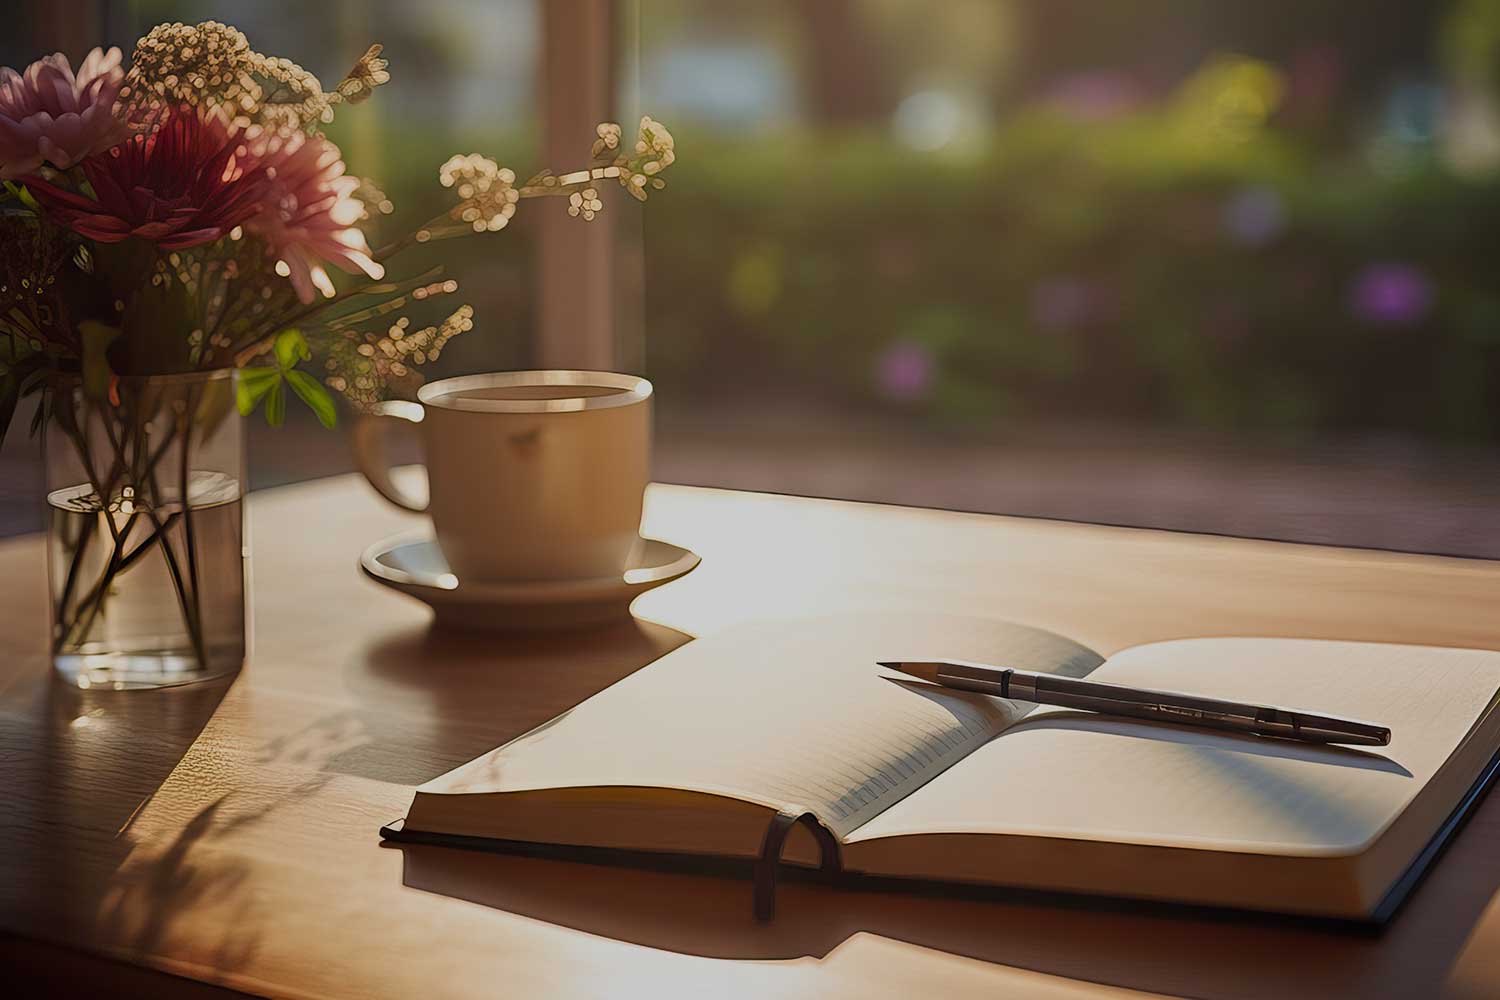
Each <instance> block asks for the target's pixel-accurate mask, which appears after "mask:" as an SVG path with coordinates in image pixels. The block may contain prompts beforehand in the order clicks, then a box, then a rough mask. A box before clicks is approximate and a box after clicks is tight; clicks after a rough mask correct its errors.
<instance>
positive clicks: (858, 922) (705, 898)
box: [392, 797, 1500, 1000]
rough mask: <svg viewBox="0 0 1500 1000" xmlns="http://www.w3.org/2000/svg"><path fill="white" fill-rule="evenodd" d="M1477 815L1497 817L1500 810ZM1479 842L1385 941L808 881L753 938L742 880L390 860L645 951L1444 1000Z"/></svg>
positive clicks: (1228, 992)
mask: <svg viewBox="0 0 1500 1000" xmlns="http://www.w3.org/2000/svg"><path fill="white" fill-rule="evenodd" d="M1480 808H1481V812H1483V811H1485V810H1486V809H1487V810H1488V811H1489V812H1490V813H1491V814H1494V813H1497V812H1500V797H1497V798H1493V799H1491V800H1490V801H1489V802H1488V803H1487V805H1481V807H1480ZM1482 819H1483V817H1480V818H1478V819H1477V820H1476V822H1478V821H1479V820H1482ZM1493 822H1494V819H1490V820H1488V821H1487V822H1486V823H1485V825H1486V826H1488V825H1489V824H1491V823H1493ZM1480 832H1481V831H1478V830H1475V831H1472V834H1479V833H1480ZM1483 840H1484V838H1483V837H1482V836H1476V835H1471V836H1470V837H1469V838H1468V840H1467V841H1465V839H1464V837H1463V836H1460V837H1459V838H1458V839H1457V841H1456V842H1455V843H1454V845H1453V846H1452V848H1451V849H1450V851H1449V853H1448V855H1447V857H1446V859H1445V860H1444V861H1442V862H1440V863H1439V864H1438V865H1437V867H1436V868H1435V869H1434V870H1433V871H1432V872H1431V873H1430V874H1429V876H1428V878H1429V883H1434V882H1441V883H1443V884H1442V885H1434V884H1427V885H1424V886H1420V887H1419V888H1418V889H1417V891H1416V893H1415V895H1414V896H1413V897H1412V899H1411V900H1410V901H1409V902H1408V904H1407V906H1406V907H1405V909H1404V910H1403V911H1402V912H1401V913H1399V914H1398V916H1397V918H1396V920H1395V922H1394V923H1392V924H1391V925H1389V926H1388V927H1387V928H1386V929H1385V931H1384V932H1373V931H1357V930H1350V929H1347V928H1340V927H1338V926H1336V925H1326V924H1318V923H1313V922H1309V921H1295V920H1282V919H1278V918H1274V917H1260V916H1252V915H1234V914H1227V913H1221V912H1212V911H1202V910H1190V909H1179V908H1173V907H1168V906H1139V905H1133V904H1130V903H1126V902H1112V901H1090V900H1083V899H1079V898H1071V899H1070V898H1066V897H1056V896H1042V895H1041V894H1036V893H1019V892H1018V893H996V892H990V893H985V894H977V893H974V894H968V895H963V894H960V895H957V896H952V895H942V894H939V893H937V892H924V893H912V892H891V891H868V890H859V891H856V890H848V889H835V888H831V887H828V886H822V885H816V884H811V883H806V882H802V883H799V882H785V883H783V884H782V885H781V886H780V887H779V889H778V901H777V916H776V919H775V920H774V921H772V922H770V923H765V924H762V923H757V922H756V921H755V920H754V918H753V917H752V915H751V887H750V883H749V882H748V881H744V880H739V879H734V878H726V877H715V876H709V875H698V874H691V873H686V872H684V873H675V872H662V871H646V870H640V869H630V868H617V867H609V866H602V865H593V864H587V863H581V862H573V861H558V860H549V859H541V858H531V857H522V856H517V855H505V854H488V853H483V852H474V851H464V850H455V849H451V848H442V847H433V846H426V845H404V846H401V847H400V848H399V849H400V850H401V851H402V852H403V857H404V867H403V882H404V884H406V885H407V886H410V887H412V888H416V889H421V890H424V891H427V892H433V893H439V894H442V895H447V896H452V897H455V898H459V899H463V900H467V901H469V902H473V903H479V904H482V905H485V906H490V907H493V908H495V909H499V910H504V911H506V912H509V913H515V914H518V915H521V916H525V917H529V918H532V919H536V920H542V921H546V922H547V923H551V924H557V925H560V926H564V927H569V928H573V929H575V930H579V931H584V932H586V933H589V934H595V935H599V936H601V937H607V938H613V939H615V940H619V941H625V942H630V943H633V944H638V945H643V946H646V947H651V948H660V949H664V950H668V951H674V952H680V953H685V954H691V955H698V956H704V957H709V958H725V959H742V960H744V959H750V960H777V959H794V958H802V957H808V956H810V957H813V958H823V957H825V956H827V955H828V954H829V953H830V952H831V951H833V950H834V949H835V948H837V947H838V946H839V945H840V944H841V943H843V942H844V941H845V940H847V939H848V938H849V937H850V936H852V935H854V934H856V933H858V932H861V931H865V932H870V933H873V934H876V935H880V936H883V937H887V938H893V939H897V940H901V941H906V942H910V943H912V944H916V945H920V946H923V947H927V948H932V949H935V950H938V951H942V952H947V953H951V954H954V955H960V956H964V957H967V958H972V959H978V960H980V961H986V962H994V963H997V964H1004V965H1007V966H1014V967H1021V968H1026V969H1031V970H1034V971H1037V972H1043V973H1048V974H1052V975H1058V976H1066V977H1069V978H1074V979H1082V980H1088V981H1093V982H1099V983H1107V984H1110V985H1113V986H1120V987H1126V988H1130V989H1136V990H1143V991H1148V992H1153V993H1168V994H1173V995H1179V994H1185V995H1191V996H1199V997H1211V998H1216V1000H1221V998H1222V1000H1227V998H1241V997H1244V998H1252V997H1254V998H1260V997H1265V996H1274V995H1281V996H1283V997H1288V998H1290V997H1301V996H1329V995H1340V996H1345V995H1348V996H1403V997H1404V996H1436V995H1439V994H1440V993H1441V992H1442V990H1443V984H1444V983H1445V981H1446V980H1447V978H1448V976H1449V974H1450V971H1451V969H1452V967H1453V965H1454V962H1455V959H1456V957H1457V956H1458V955H1459V953H1460V951H1461V950H1462V949H1463V947H1464V944H1465V941H1466V939H1467V938H1468V936H1469V934H1470V932H1471V931H1472V930H1473V928H1474V926H1475V924H1476V922H1477V920H1478V919H1479V916H1480V914H1481V913H1482V911H1483V910H1484V909H1485V907H1486V905H1487V904H1489V903H1490V901H1491V899H1492V897H1497V888H1500V861H1497V859H1496V858H1495V857H1494V856H1493V855H1494V854H1495V852H1493V851H1491V850H1490V849H1489V847H1488V845H1487V844H1485V843H1483V842H1482V841H1483ZM392 849H398V848H394V847H393V848H392ZM1085 942H1086V944H1085Z"/></svg>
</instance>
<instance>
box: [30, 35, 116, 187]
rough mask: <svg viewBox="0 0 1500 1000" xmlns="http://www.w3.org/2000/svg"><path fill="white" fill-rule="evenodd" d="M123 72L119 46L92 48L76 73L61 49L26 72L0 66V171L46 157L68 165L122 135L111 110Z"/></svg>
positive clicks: (58, 164)
mask: <svg viewBox="0 0 1500 1000" xmlns="http://www.w3.org/2000/svg"><path fill="white" fill-rule="evenodd" d="M124 77H125V73H124V71H123V70H121V69H120V50H119V49H110V50H109V51H108V52H104V51H101V50H100V49H94V50H93V51H92V52H90V53H89V54H88V55H87V56H85V57H84V60H83V63H82V64H81V65H80V66H79V67H78V74H77V75H76V76H75V75H74V74H73V69H72V67H71V66H69V65H68V57H67V56H65V55H63V54H62V53H61V52H57V53H54V54H52V55H50V56H47V57H46V58H44V59H38V60H37V61H36V62H34V63H32V64H31V65H30V66H28V67H26V72H25V73H17V72H16V71H15V70H13V69H11V68H10V67H9V66H0V177H4V178H11V177H20V176H21V175H22V174H29V173H31V172H32V171H33V170H35V169H36V168H37V167H40V166H41V165H42V164H43V163H44V162H45V163H50V164H52V165H53V166H54V167H57V168H58V169H59V170H66V169H67V168H68V167H71V166H72V165H73V164H75V163H77V162H79V161H80V160H82V159H83V158H84V157H86V156H88V155H90V154H91V153H98V152H102V151H104V150H106V149H108V148H109V147H111V146H113V145H115V144H116V143H118V142H120V141H121V140H122V139H124V138H125V136H126V134H127V133H126V129H125V126H124V124H123V123H121V122H120V121H119V120H118V119H116V118H115V114H114V108H115V98H116V97H117V96H118V95H119V93H120V83H121V81H122V80H123V79H124Z"/></svg>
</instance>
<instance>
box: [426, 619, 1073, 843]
mask: <svg viewBox="0 0 1500 1000" xmlns="http://www.w3.org/2000/svg"><path fill="white" fill-rule="evenodd" d="M903 657H905V658H912V659H916V658H922V657H925V658H933V657H957V658H962V659H969V660H981V661H985V660H988V661H1003V662H1005V663H1008V664H1011V665H1014V666H1020V667H1025V668H1027V669H1032V670H1049V671H1058V672H1064V673H1068V674H1070V675H1073V676H1079V675H1082V674H1084V673H1087V672H1088V671H1089V670H1091V669H1092V668H1093V667H1095V666H1096V665H1097V664H1098V663H1099V662H1100V660H1101V658H1100V657H1099V656H1098V655H1097V654H1095V653H1093V652H1091V651H1090V650H1087V649H1085V648H1084V647H1082V646H1080V645H1078V644H1076V643H1073V642H1070V641H1068V640H1066V639H1063V638H1061V637H1059V636H1056V635H1053V634H1051V633H1048V632H1043V631H1040V630H1037V629H1031V628H1026V627H1024V626H1020V625H1011V624H1007V623H1004V622H994V621H987V620H981V619H972V618H958V617H945V616H922V617H914V616H907V615H883V616H862V615H857V616H841V617H829V618H820V619H807V620H803V621H791V622H759V623H754V624H749V625H744V626H741V627H739V628H735V629H731V630H728V631H725V632H723V633H720V634H719V635H716V636H712V637H710V638H707V639H697V640H694V641H693V642H691V643H689V644H688V645H686V646H684V647H682V648H681V649H678V650H676V651H674V652H672V653H669V654H667V655H666V656H664V657H662V658H661V659H660V660H658V661H657V662H656V663H653V664H651V665H650V666H648V667H646V668H644V669H642V670H640V671H638V672H637V673H635V674H633V675H631V676H630V677H627V678H625V679H624V680H622V681H620V682H619V683H617V684H615V685H613V686H612V687H610V688H607V689H606V690H604V691H602V692H600V693H599V694H597V695H595V696H594V697H593V698H590V699H589V700H587V701H585V702H583V703H582V704H580V705H578V706H577V707H575V708H573V709H572V710H571V711H569V712H567V713H565V714H563V715H562V716H560V717H558V718H557V719H555V720H553V721H552V722H550V723H548V724H546V725H545V726H542V727H541V728H539V729H537V730H534V731H533V732H531V733H528V734H527V735H525V736H522V737H520V738H519V739H516V740H513V741H512V742H510V743H508V744H506V745H505V746H503V747H501V748H499V749H498V750H494V751H492V752H490V753H488V754H486V755H485V756H483V757H480V758H478V759H477V760H474V761H471V762H470V763H468V764H466V765H464V766H463V767H460V768H458V769H457V770H455V771H451V772H449V773H448V774H446V775H443V776H442V777H440V778H437V779H435V780H434V781H432V782H429V783H428V784H426V785H424V786H422V788H421V789H420V791H421V792H422V793H438V794H465V793H487V792H514V791H525V790H536V789H547V788H568V787H591V786H645V787H665V788H678V789H688V790H693V791H703V792H710V793H714V794H722V795H727V796H730V797H733V798H737V799H745V800H749V801H752V802H757V803H760V804H763V805H768V806H772V807H774V808H778V809H783V810H787V811H792V812H802V811H811V812H813V813H815V814H816V815H817V816H818V817H819V818H820V819H822V820H823V822H824V823H825V824H826V825H827V826H828V827H829V828H830V829H831V830H833V832H834V833H835V834H836V835H840V836H841V835H843V834H844V833H847V832H848V831H849V830H852V829H854V828H855V827H857V826H858V825H859V824H860V823H862V822H864V821H866V820H867V819H869V818H870V817H871V816H873V815H876V814H878V813H879V812H880V811H882V810H883V809H885V808H887V807H888V806H889V805H890V804H891V803H892V802H895V801H899V800H900V799H901V798H902V797H903V796H905V795H907V794H910V792H912V791H913V790H915V789H916V788H919V787H921V786H922V785H923V784H924V783H926V782H927V781H928V780H930V779H931V778H932V777H933V776H934V775H937V774H940V773H942V772H943V771H944V770H946V769H947V768H948V767H950V766H951V765H952V764H953V763H954V762H955V761H958V760H961V759H962V758H963V757H965V756H966V755H968V754H969V753H971V752H972V751H973V750H974V749H975V748H976V747H978V746H981V745H983V744H984V743H985V742H986V741H987V740H989V739H991V738H992V737H994V736H995V735H996V734H997V733H999V732H1000V731H1002V730H1003V729H1005V727H1006V726H1008V725H1010V724H1011V723H1012V722H1013V721H1014V720H1015V719H1016V718H1018V717H1019V714H1020V713H1021V711H1022V710H1023V709H1022V708H1020V707H1017V705H1016V704H1015V703H1011V702H1002V701H999V700H998V699H992V698H987V697H984V696H979V695H970V694H967V693H963V692H952V691H946V690H941V689H936V688H930V687H929V686H926V685H922V684H921V683H920V682H915V681H914V682H912V683H911V684H910V685H908V684H905V683H901V682H897V681H893V680H888V679H886V678H884V677H882V676H881V672H880V671H879V670H878V669H877V667H876V666H875V661H876V660H877V659H886V660H889V659H899V658H903ZM924 688H925V690H919V689H924ZM1026 707H1029V706H1026Z"/></svg>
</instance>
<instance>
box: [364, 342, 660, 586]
mask: <svg viewBox="0 0 1500 1000" xmlns="http://www.w3.org/2000/svg"><path fill="white" fill-rule="evenodd" d="M417 399H418V400H419V401H420V402H417V403H411V402H387V403H380V404H377V405H376V406H375V407H374V408H373V409H372V411H371V412H370V413H368V414H365V415H362V416H361V417H360V419H359V421H358V422H357V423H356V424H355V426H354V434H353V441H354V455H355V460H356V462H357V463H358V465H359V469H360V471H361V472H363V473H364V475H365V478H366V479H368V480H369V481H370V485H372V486H374V487H375V489H376V490H377V491H379V493H380V495H381V496H383V497H385V498H386V499H387V500H389V501H390V502H391V503H393V504H395V505H396V506H398V507H402V508H404V509H406V510H411V511H425V512H427V513H428V514H429V515H431V517H432V523H433V527H434V528H435V529H436V533H437V541H438V546H439V547H440V548H441V549H442V550H443V556H444V557H445V558H446V559H447V561H448V565H449V567H450V568H451V569H452V570H453V572H454V573H456V574H457V575H458V577H459V579H461V580H476V581H521V580H581V579H593V578H598V577H607V576H618V575H619V574H620V573H622V572H623V571H624V570H625V569H627V568H628V567H629V564H630V561H631V558H632V556H633V554H634V553H635V551H636V550H637V548H638V546H639V545H640V534H639V531H640V524H641V501H642V495H643V493H644V492H645V488H646V481H647V478H648V476H649V475H650V464H651V462H650V453H651V383H650V382H648V381H646V380H645V379H643V378H638V377H636V376H634V375H619V374H615V373H613V372H587V371H525V372H495V373H492V374H487V375H466V376H463V377H460V378H450V379H444V380H442V381H439V382H431V383H428V384H427V385H424V386H422V388H421V389H419V390H418V391H417ZM397 423H410V424H415V425H416V426H417V428H418V430H419V433H420V436H421V440H422V449H423V453H424V458H425V464H426V466H427V480H428V495H429V499H428V501H427V502H425V503H423V502H422V501H421V500H419V499H417V498H415V497H411V496H409V495H407V493H406V492H404V491H403V490H402V489H401V488H400V487H399V486H397V485H396V484H395V483H394V482H392V480H391V474H390V467H389V466H388V464H387V463H386V460H385V454H384V451H385V449H384V446H383V440H384V436H385V431H386V430H387V429H388V428H390V427H391V426H393V425H395V424H397Z"/></svg>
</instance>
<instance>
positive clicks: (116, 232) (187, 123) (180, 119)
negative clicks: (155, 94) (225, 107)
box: [26, 108, 267, 250]
mask: <svg viewBox="0 0 1500 1000" xmlns="http://www.w3.org/2000/svg"><path fill="white" fill-rule="evenodd" d="M83 172H84V175H85V176H87V177H88V181H89V185H90V186H91V187H92V188H93V189H94V197H93V198H89V197H86V196H85V195H83V194H80V193H78V192H76V191H69V190H66V189H65V188H61V187H58V186H56V185H54V184H49V183H47V182H46V181H44V180H42V179H40V178H38V177H27V178H26V187H27V190H29V191H30V192H31V193H32V194H33V195H34V196H35V197H36V200H37V201H39V202H40V203H41V205H42V207H43V209H45V210H46V212H47V213H48V214H49V215H50V216H52V217H53V218H55V219H57V220H58V221H59V222H61V223H62V224H63V225H65V226H67V227H68V228H69V229H72V230H73V231H74V232H76V233H78V234H80V235H82V236H87V237H88V238H89V239H91V240H96V241H98V242H100V243H119V242H120V241H121V240H124V239H128V238H129V237H132V236H134V237H136V238H138V239H142V240H147V241H149V242H151V243H155V244H157V245H158V246H160V247H162V248H163V249H166V250H181V249H184V248H186V247H194V246H198V245H200V244H203V243H212V242H213V241H214V240H217V239H219V238H220V237H222V236H224V235H225V234H227V233H228V232H230V231H231V230H232V229H233V228H234V227H235V226H237V225H239V224H240V223H242V222H244V221H245V220H246V219H248V218H250V217H251V216H252V215H254V214H255V213H256V212H259V211H260V210H261V199H262V198H263V196H264V192H265V190H266V184H267V182H266V172H265V170H264V168H263V167H261V165H260V164H258V163H256V162H255V159H254V157H250V156H247V155H246V151H245V148H244V143H243V141H242V136H241V134H240V132H239V131H238V130H236V129H233V128H231V127H230V126H229V125H228V124H226V123H225V122H224V120H223V118H222V116H220V115H218V114H213V113H207V114H200V113H198V112H195V111H193V110H192V109H191V108H182V109H180V110H178V111H176V112H174V113H172V114H170V115H168V116H167V117H166V119H165V121H164V122H163V124H162V126H161V127H160V128H159V129H157V131H156V132H155V133H154V134H151V135H146V134H140V135H134V136H131V137H130V139H129V141H127V142H124V143H122V144H120V145H119V146H116V147H115V148H113V149H111V150H109V151H108V152H105V153H100V154H97V155H95V156H91V157H89V158H88V159H86V160H84V161H83Z"/></svg>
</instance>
